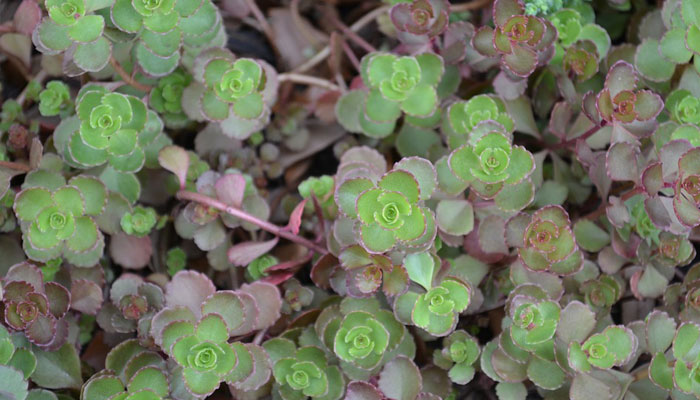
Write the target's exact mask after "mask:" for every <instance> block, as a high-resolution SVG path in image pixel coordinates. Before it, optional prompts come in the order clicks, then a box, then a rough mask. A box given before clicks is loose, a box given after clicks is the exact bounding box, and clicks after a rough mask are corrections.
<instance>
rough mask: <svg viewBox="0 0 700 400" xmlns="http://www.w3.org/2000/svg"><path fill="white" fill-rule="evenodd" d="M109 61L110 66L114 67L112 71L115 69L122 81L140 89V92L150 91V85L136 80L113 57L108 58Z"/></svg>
mask: <svg viewBox="0 0 700 400" xmlns="http://www.w3.org/2000/svg"><path fill="white" fill-rule="evenodd" d="M109 63H110V64H111V65H112V68H114V71H116V73H117V74H119V76H120V77H121V78H122V80H123V81H124V82H126V83H127V84H129V85H130V86H133V87H135V88H136V89H138V90H140V91H142V92H150V91H151V87H150V86H148V85H144V84H143V83H141V82H138V81H136V80H135V79H134V78H133V77H132V76H131V75H129V73H128V72H126V70H125V69H124V67H122V66H121V64H119V61H117V60H116V59H115V58H114V57H110V58H109Z"/></svg>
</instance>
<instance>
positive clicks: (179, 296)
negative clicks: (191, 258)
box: [165, 270, 216, 316]
mask: <svg viewBox="0 0 700 400" xmlns="http://www.w3.org/2000/svg"><path fill="white" fill-rule="evenodd" d="M214 292H216V287H214V284H213V283H212V281H211V280H210V279H209V278H208V277H207V276H206V275H204V274H203V273H201V272H196V271H191V270H188V271H180V272H178V273H177V274H175V276H173V279H172V280H171V281H170V282H168V284H167V285H166V286H165V304H166V305H167V306H168V307H176V306H184V307H187V308H189V309H190V310H191V311H192V312H193V313H194V314H195V315H197V316H198V315H200V307H201V304H202V303H203V302H204V300H205V299H206V298H207V297H209V296H211V295H212V294H213V293H214Z"/></svg>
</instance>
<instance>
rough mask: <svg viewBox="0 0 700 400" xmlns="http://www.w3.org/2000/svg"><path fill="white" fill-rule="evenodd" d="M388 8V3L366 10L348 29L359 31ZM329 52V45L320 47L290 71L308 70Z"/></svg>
mask: <svg viewBox="0 0 700 400" xmlns="http://www.w3.org/2000/svg"><path fill="white" fill-rule="evenodd" d="M390 8H391V6H389V5H386V6H381V7H379V8H375V9H374V10H372V11H370V12H368V13H367V14H365V15H364V16H362V18H360V19H358V20H357V21H355V23H354V24H352V25H350V30H351V31H353V32H357V31H359V30H360V29H362V28H364V27H365V26H366V25H367V24H369V23H370V22H372V21H374V20H375V19H377V17H378V16H380V15H382V14H384V13H385V12H387V11H388V10H389V9H390ZM330 54H331V48H330V46H326V47H324V48H323V49H321V51H319V52H318V53H316V55H315V56H313V57H311V58H310V59H309V60H308V61H306V62H305V63H304V64H302V65H300V66H298V67H296V68H294V70H293V71H292V72H304V71H308V70H310V69H311V68H313V67H315V66H316V65H318V64H319V63H320V62H321V61H323V60H325V59H326V57H328V55H330Z"/></svg>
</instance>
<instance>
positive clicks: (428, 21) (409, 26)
mask: <svg viewBox="0 0 700 400" xmlns="http://www.w3.org/2000/svg"><path fill="white" fill-rule="evenodd" d="M449 7H450V6H449V3H448V2H447V1H446V0H416V1H413V2H411V3H402V4H397V5H395V6H394V7H392V9H391V11H390V16H391V22H392V23H393V24H394V26H395V27H396V30H397V31H398V32H397V33H398V37H399V40H401V41H402V42H404V43H406V44H409V45H410V44H418V43H425V42H428V41H429V40H430V39H432V38H434V37H436V36H438V35H439V34H441V33H442V32H444V31H445V29H446V28H447V24H448V22H449Z"/></svg>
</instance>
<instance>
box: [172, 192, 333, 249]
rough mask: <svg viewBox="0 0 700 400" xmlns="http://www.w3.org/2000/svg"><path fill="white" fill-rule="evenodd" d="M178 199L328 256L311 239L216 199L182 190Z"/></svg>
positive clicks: (178, 193) (178, 194)
mask: <svg viewBox="0 0 700 400" xmlns="http://www.w3.org/2000/svg"><path fill="white" fill-rule="evenodd" d="M177 198H178V199H180V200H187V201H194V202H197V203H200V204H204V205H206V206H209V207H212V208H215V209H217V210H220V211H223V212H225V213H227V214H229V215H232V216H234V217H236V218H238V219H240V220H243V221H246V222H249V223H251V224H253V225H256V226H258V227H260V228H261V229H262V230H265V231H267V232H270V233H272V234H273V235H275V236H279V237H283V238H285V239H287V240H289V241H291V242H294V243H297V244H300V245H302V246H304V247H306V248H308V249H311V250H313V251H315V252H317V253H319V254H328V250H326V249H325V248H323V247H321V246H319V245H317V244H316V243H314V242H312V241H310V240H309V239H307V238H305V237H301V236H299V235H295V234H294V233H292V232H289V231H287V230H285V229H284V228H282V227H280V226H277V225H275V224H273V223H270V222H268V221H264V220H262V219H260V218H257V217H254V216H252V215H250V214H248V213H247V212H245V211H243V210H239V209H238V208H235V207H231V206H229V205H227V204H226V203H223V202H221V201H219V200H216V199H212V198H211V197H208V196H205V195H203V194H199V193H195V192H188V191H186V190H180V191H179V192H177Z"/></svg>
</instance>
